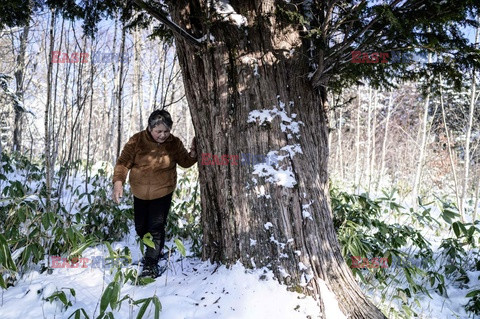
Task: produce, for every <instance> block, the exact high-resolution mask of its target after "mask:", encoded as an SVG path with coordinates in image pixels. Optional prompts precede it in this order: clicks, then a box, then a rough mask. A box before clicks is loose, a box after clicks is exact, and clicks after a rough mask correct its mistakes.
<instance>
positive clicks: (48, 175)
mask: <svg viewBox="0 0 480 319" xmlns="http://www.w3.org/2000/svg"><path fill="white" fill-rule="evenodd" d="M54 28H55V12H54V11H53V10H52V11H51V21H50V30H49V40H50V43H49V46H50V50H49V52H48V61H47V63H48V67H47V103H46V105H45V119H44V126H45V188H46V190H45V191H46V194H45V195H46V203H45V206H46V210H47V212H48V211H49V210H50V200H51V191H52V180H53V175H52V170H53V167H52V163H51V149H50V143H51V134H50V127H49V121H50V107H51V103H52V68H53V64H52V51H53V50H54V37H53V30H54Z"/></svg>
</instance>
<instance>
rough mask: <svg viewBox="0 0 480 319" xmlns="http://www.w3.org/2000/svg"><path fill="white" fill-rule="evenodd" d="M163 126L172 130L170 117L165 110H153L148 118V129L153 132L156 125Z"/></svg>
mask: <svg viewBox="0 0 480 319" xmlns="http://www.w3.org/2000/svg"><path fill="white" fill-rule="evenodd" d="M160 124H163V125H165V126H166V127H168V128H169V129H171V128H172V125H173V121H172V116H171V115H170V113H168V112H167V111H165V110H155V111H153V112H152V114H150V117H149V118H148V127H149V128H150V129H151V130H153V129H154V128H155V127H156V126H157V125H160Z"/></svg>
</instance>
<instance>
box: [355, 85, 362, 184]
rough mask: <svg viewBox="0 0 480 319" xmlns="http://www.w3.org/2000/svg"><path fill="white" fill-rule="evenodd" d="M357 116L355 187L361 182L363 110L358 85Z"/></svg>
mask: <svg viewBox="0 0 480 319" xmlns="http://www.w3.org/2000/svg"><path fill="white" fill-rule="evenodd" d="M357 93H358V95H357V101H358V105H357V118H356V125H355V187H358V184H359V183H360V128H361V127H360V112H361V105H362V102H361V95H360V94H359V93H360V89H359V87H357Z"/></svg>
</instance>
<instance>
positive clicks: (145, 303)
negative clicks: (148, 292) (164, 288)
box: [137, 298, 152, 319]
mask: <svg viewBox="0 0 480 319" xmlns="http://www.w3.org/2000/svg"><path fill="white" fill-rule="evenodd" d="M142 300H143V305H142V306H141V307H140V310H139V311H138V314H137V319H141V318H143V315H144V314H145V311H147V308H148V305H149V304H150V301H151V300H152V298H146V299H142Z"/></svg>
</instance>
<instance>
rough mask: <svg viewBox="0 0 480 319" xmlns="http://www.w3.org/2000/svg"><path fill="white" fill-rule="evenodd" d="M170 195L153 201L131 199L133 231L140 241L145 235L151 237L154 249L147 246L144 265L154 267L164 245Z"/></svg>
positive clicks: (170, 202)
mask: <svg viewBox="0 0 480 319" xmlns="http://www.w3.org/2000/svg"><path fill="white" fill-rule="evenodd" d="M172 195H173V193H170V194H168V195H165V196H163V197H160V198H157V199H153V200H143V199H140V198H137V197H135V196H134V197H133V210H134V216H135V230H136V231H137V235H138V236H140V239H141V238H143V236H144V235H145V234H146V233H150V234H151V235H152V237H153V243H154V244H155V248H151V247H149V246H147V250H146V252H145V264H146V265H147V264H149V265H156V264H157V263H158V260H159V259H160V254H161V252H162V250H163V246H164V245H165V226H166V224H167V216H168V211H169V210H170V205H171V204H172Z"/></svg>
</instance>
